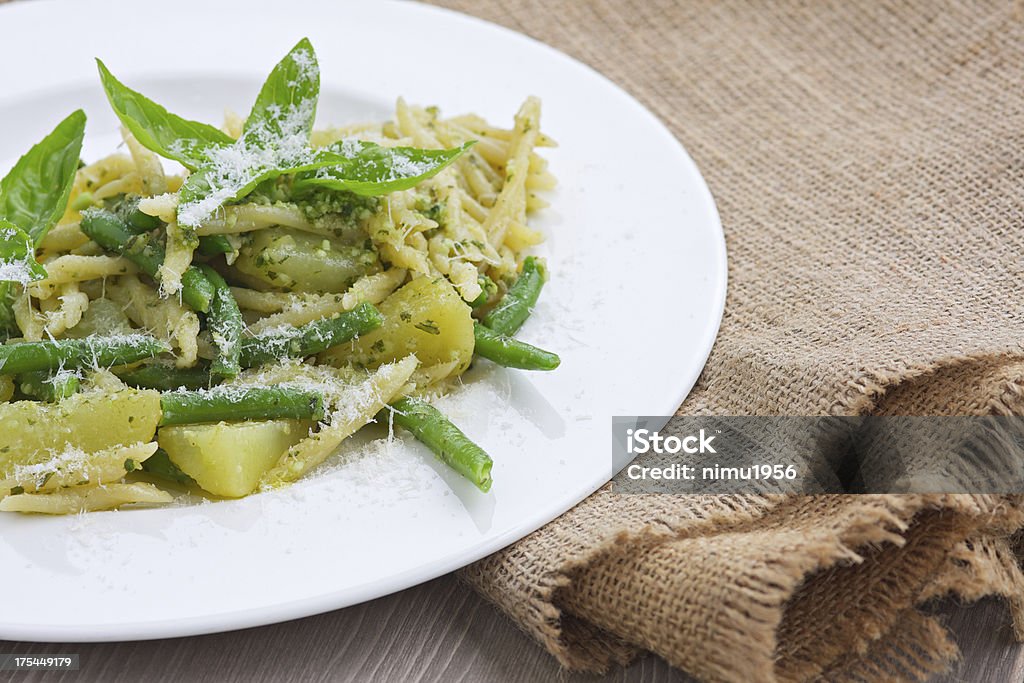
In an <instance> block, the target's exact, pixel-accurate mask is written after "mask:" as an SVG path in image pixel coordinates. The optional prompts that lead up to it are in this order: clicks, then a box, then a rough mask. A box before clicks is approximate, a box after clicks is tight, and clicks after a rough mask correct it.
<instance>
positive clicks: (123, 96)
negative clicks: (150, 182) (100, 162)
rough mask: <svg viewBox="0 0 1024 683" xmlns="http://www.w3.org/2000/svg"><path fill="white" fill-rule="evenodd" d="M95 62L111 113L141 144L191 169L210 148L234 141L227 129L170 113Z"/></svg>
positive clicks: (196, 166) (203, 158) (199, 164)
mask: <svg viewBox="0 0 1024 683" xmlns="http://www.w3.org/2000/svg"><path fill="white" fill-rule="evenodd" d="M96 65H97V67H98V68H99V70H100V80H101V81H103V89H104V90H105V91H106V93H107V99H108V100H110V106H111V107H113V108H114V113H115V114H117V118H119V119H121V123H123V124H124V127H125V128H127V129H128V130H130V131H131V133H132V135H134V136H135V139H136V140H138V141H139V144H140V145H142V146H143V147H147V148H148V149H151V150H152V151H154V152H156V153H157V154H159V155H160V156H162V157H164V158H166V159H173V160H175V161H177V162H179V163H181V164H182V165H183V166H185V167H186V168H188V169H189V170H192V171H194V170H195V169H197V168H199V167H200V166H201V165H202V164H203V163H205V162H206V160H207V153H208V152H209V150H211V149H216V148H219V147H227V146H229V145H232V144H234V142H235V141H234V140H232V139H231V136H229V135H228V134H227V133H224V132H223V131H221V130H218V129H217V128H214V127H213V126H210V125H207V124H205V123H200V122H198V121H189V120H188V119H183V118H181V117H180V116H177V115H175V114H172V113H170V112H169V111H167V110H166V109H164V108H163V107H161V106H160V105H159V104H157V103H156V102H154V101H152V100H150V99H149V98H147V97H146V96H144V95H142V94H140V93H138V92H136V91H134V90H132V89H131V88H129V87H128V86H126V85H124V84H123V83H121V81H119V80H117V79H116V78H115V77H114V75H113V74H112V73H110V70H109V69H107V66H106V64H104V63H103V62H102V61H100V60H99V59H97V60H96Z"/></svg>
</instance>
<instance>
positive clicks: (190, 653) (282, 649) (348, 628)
mask: <svg viewBox="0 0 1024 683" xmlns="http://www.w3.org/2000/svg"><path fill="white" fill-rule="evenodd" d="M930 611H932V612H933V613H935V614H938V615H940V616H941V618H942V619H943V620H944V621H945V622H946V623H947V624H948V626H949V627H950V629H951V630H952V632H953V633H954V634H955V636H956V638H957V641H958V642H959V643H960V646H961V648H962V650H963V652H964V658H963V660H962V661H961V662H960V664H959V665H958V666H957V667H956V668H955V669H954V670H953V671H952V672H951V673H949V674H947V675H945V676H940V677H938V678H937V679H936V682H937V683H957V682H965V681H967V682H974V681H978V682H979V683H980V682H986V683H987V682H990V681H991V682H999V681H1024V648H1022V647H1021V646H1019V645H1017V644H1015V643H1014V642H1013V636H1012V632H1011V630H1010V626H1009V614H1008V612H1007V610H1006V608H1005V606H1004V605H1003V604H1002V603H1001V602H999V601H996V600H986V601H982V602H981V603H979V604H978V605H975V606H973V607H971V608H965V607H961V606H959V605H957V604H955V603H953V602H951V601H947V602H942V603H938V604H936V605H934V606H933V607H932V608H931V610H930ZM0 653H14V654H58V653H63V654H67V653H72V654H73V653H78V654H79V655H81V669H80V671H78V672H35V673H19V674H9V678H8V679H3V676H4V674H0V680H11V681H15V680H16V681H18V682H19V683H32V682H36V681H47V682H49V681H75V682H76V683H79V682H82V681H103V682H104V683H135V682H136V681H182V680H184V681H200V682H202V681H281V680H296V681H299V680H301V681H410V682H411V681H423V682H430V683H433V682H438V683H440V682H445V683H448V682H452V683H455V682H459V681H466V682H471V681H494V682H495V683H501V682H504V681H554V680H558V681H564V682H565V683H583V682H584V681H587V682H590V683H593V682H595V681H618V682H621V683H670V682H678V683H685V682H688V681H692V679H691V678H689V677H688V676H687V675H686V674H684V673H683V672H681V671H679V670H677V669H673V668H672V667H670V666H669V665H668V664H667V663H665V662H664V661H663V660H661V659H659V658H657V657H653V656H648V657H645V658H643V659H641V660H639V661H637V662H635V663H634V664H633V665H632V666H630V667H628V668H626V669H622V670H618V671H615V672H613V673H612V674H610V675H608V676H605V677H594V676H582V675H570V674H565V673H564V672H562V671H561V670H560V669H559V667H558V665H557V663H556V662H555V661H554V659H552V658H551V657H550V656H549V655H548V654H547V653H545V652H544V651H542V650H541V649H540V648H539V647H538V646H537V645H536V644H534V643H533V641H531V640H530V639H529V638H527V637H526V636H525V635H523V634H522V633H520V632H519V631H518V630H517V629H516V628H515V626H514V625H513V624H512V623H511V622H510V621H508V620H507V619H505V618H504V617H502V616H501V615H500V614H498V613H497V612H496V611H495V610H494V609H493V608H491V606H490V605H488V604H487V603H486V602H484V600H482V599H481V598H480V597H479V596H477V595H476V594H475V593H473V592H472V591H471V590H469V589H468V588H467V587H465V586H464V585H462V584H460V583H459V582H458V581H457V580H456V579H455V578H453V577H452V576H446V577H442V578H440V579H436V580H434V581H431V582H429V583H426V584H423V585H421V586H417V587H415V588H410V589H409V590H406V591H403V592H401V593H396V594H395V595H390V596H388V597H385V598H381V599H379V600H374V601H372V602H368V603H365V604H362V605H357V606H355V607H350V608H348V609H344V610H339V611H336V612H330V613H328V614H323V615H320V616H317V617H310V618H308V619H301V620H298V621H293V622H289V623H285V624H277V625H274V626H266V627H263V628H254V629H247V630H244V631H236V632H234V633H222V634H217V635H210V636H201V637H196V638H178V639H171V640H157V641H148V642H136V643H130V642H129V643H99V644H73V643H71V644H33V643H15V642H8V641H0Z"/></svg>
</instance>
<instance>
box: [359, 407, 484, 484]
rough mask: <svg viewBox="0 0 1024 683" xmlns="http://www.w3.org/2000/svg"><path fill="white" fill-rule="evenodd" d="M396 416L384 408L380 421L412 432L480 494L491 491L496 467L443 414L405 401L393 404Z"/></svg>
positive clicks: (482, 450) (431, 408)
mask: <svg viewBox="0 0 1024 683" xmlns="http://www.w3.org/2000/svg"><path fill="white" fill-rule="evenodd" d="M391 408H392V409H393V412H390V415H389V411H388V409H387V408H385V409H384V410H383V411H382V412H381V413H380V414H379V415H378V416H377V418H378V420H380V421H382V422H383V421H385V420H387V419H389V417H392V419H394V422H395V424H397V425H398V426H400V427H403V428H405V429H407V430H409V431H410V432H411V433H412V435H413V436H415V437H416V438H417V439H418V440H419V441H420V442H422V443H423V444H424V445H425V446H426V447H427V448H429V449H430V450H431V451H433V452H434V454H435V455H437V457H438V458H440V459H441V461H442V462H444V463H445V464H446V465H448V466H449V467H451V468H452V469H453V470H455V471H456V472H458V473H459V474H461V475H462V476H464V477H465V478H466V479H469V480H470V481H471V482H473V484H475V485H476V487H477V488H478V489H480V490H481V491H484V492H487V491H489V490H490V488H491V466H492V465H493V464H494V463H493V461H492V460H491V457H490V456H489V455H487V453H486V452H484V449H482V448H480V447H479V446H477V445H476V444H475V443H473V442H472V441H471V440H470V439H469V437H468V436H466V435H465V434H463V433H462V431H461V430H460V429H459V428H458V427H456V426H455V425H454V424H452V423H451V422H450V421H449V420H448V418H447V417H445V416H444V415H443V414H442V413H441V411H439V410H438V409H437V408H435V407H434V406H432V405H430V404H429V403H426V402H425V401H421V400H420V399H417V398H411V397H408V396H407V397H405V398H400V399H398V400H397V401H394V402H393V403H392V404H391Z"/></svg>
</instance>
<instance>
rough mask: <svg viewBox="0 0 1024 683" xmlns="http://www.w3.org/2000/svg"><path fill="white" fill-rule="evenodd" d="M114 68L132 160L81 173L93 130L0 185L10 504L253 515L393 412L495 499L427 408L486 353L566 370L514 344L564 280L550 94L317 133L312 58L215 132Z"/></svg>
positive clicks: (28, 159)
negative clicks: (552, 287) (233, 505)
mask: <svg viewBox="0 0 1024 683" xmlns="http://www.w3.org/2000/svg"><path fill="white" fill-rule="evenodd" d="M99 71H100V78H101V80H102V82H103V86H104V89H105V90H106V93H107V96H108V99H109V100H110V104H111V106H112V107H113V109H114V111H115V113H116V114H117V116H118V118H119V119H120V120H121V123H122V126H123V127H122V135H123V139H124V145H123V147H122V148H121V150H119V151H117V152H116V153H114V154H111V155H110V156H108V157H105V158H103V159H100V160H98V161H94V162H92V163H89V164H85V163H83V162H81V161H80V160H79V154H80V149H81V142H82V138H83V135H84V130H85V123H86V122H85V115H84V114H83V113H82V112H75V113H74V114H72V115H71V116H70V117H68V118H67V119H65V120H64V121H63V122H62V123H61V124H60V125H58V127H57V128H56V129H55V130H54V131H53V133H51V134H50V135H49V136H48V137H47V138H46V139H44V140H43V141H42V142H40V143H39V144H37V145H36V146H35V147H33V148H32V149H31V150H30V151H29V152H28V153H27V154H26V155H25V156H24V157H23V158H22V159H21V160H19V162H18V163H17V165H16V166H15V167H14V169H13V170H12V171H11V172H10V173H9V174H8V176H7V177H5V178H4V179H3V181H0V328H2V334H3V335H4V336H5V337H6V338H7V339H6V342H5V343H4V344H3V345H0V511H10V512H25V513H49V514H67V513H75V512H80V511H87V510H100V509H110V508H115V507H120V506H123V505H130V504H159V503H166V502H169V501H170V500H172V495H171V493H170V491H172V490H175V489H181V488H191V489H194V490H202V491H205V492H206V493H207V494H210V495H213V496H218V497H241V496H245V495H248V494H251V493H253V492H255V491H259V490H266V489H271V488H275V487H278V486H283V485H287V484H289V483H291V482H294V481H295V480H297V479H299V478H300V477H302V476H304V475H306V474H307V473H308V472H310V471H311V470H313V469H314V468H316V467H317V466H318V465H320V464H321V463H322V462H324V460H326V459H327V458H328V457H329V456H330V455H331V454H332V453H333V452H334V451H335V450H336V449H337V447H338V445H339V444H340V443H341V442H342V441H343V440H345V439H346V438H348V437H349V436H351V435H352V434H353V433H355V432H356V431H357V430H359V429H360V428H362V427H363V426H365V425H366V424H368V423H370V422H373V421H375V420H390V421H393V424H395V425H398V426H399V427H401V428H404V429H407V430H409V431H410V432H411V433H412V434H413V435H414V436H415V437H416V438H417V439H419V440H420V441H421V442H423V443H424V444H425V445H426V446H427V447H429V448H430V449H431V450H433V451H434V453H435V454H437V456H438V457H439V458H441V459H442V460H443V461H444V462H445V463H447V464H448V465H449V466H451V467H452V468H453V469H454V470H456V471H457V472H459V473H460V474H462V475H463V476H465V477H466V478H468V479H469V480H470V481H472V482H473V483H474V484H476V486H478V487H479V488H480V489H481V490H483V491H487V490H489V488H490V486H491V459H490V457H489V456H488V455H487V453H486V452H485V451H484V450H483V449H482V448H481V447H480V446H478V445H477V444H475V443H473V442H472V441H470V440H469V439H468V438H467V437H466V436H465V435H464V434H463V433H462V432H461V431H459V429H458V428H457V427H456V426H455V425H453V424H452V423H451V422H449V421H448V420H447V419H446V418H445V417H444V416H443V415H442V414H441V413H440V412H438V411H437V410H436V409H434V408H432V407H431V406H430V403H429V398H430V397H431V396H433V395H437V394H439V393H443V392H445V391H446V390H447V388H448V387H449V386H451V384H452V382H453V380H456V379H457V378H458V377H459V376H460V375H461V374H462V373H463V372H465V370H466V369H467V368H468V367H469V366H470V364H471V363H472V362H473V359H474V358H475V357H483V358H486V359H489V360H490V361H493V362H496V363H499V364H502V365H506V366H509V367H515V368H521V369H527V370H553V369H555V368H556V367H557V366H558V363H559V359H558V356H556V355H555V354H553V353H551V352H548V351H544V350H542V349H539V348H536V347H534V346H531V345H529V344H526V343H525V342H523V341H520V340H518V339H516V338H515V337H514V335H515V334H516V333H517V332H518V330H519V328H520V326H521V325H522V324H523V322H524V321H525V319H526V317H527V316H528V315H529V313H530V310H531V308H532V307H533V305H534V304H535V303H536V301H537V297H538V295H539V293H540V289H541V287H542V286H543V284H544V281H545V279H546V277H547V272H546V268H545V266H544V263H543V262H542V261H541V260H539V259H537V258H535V257H532V256H527V255H526V254H525V253H524V252H525V251H526V250H527V249H529V248H530V247H532V246H534V245H536V244H538V243H539V242H541V240H542V239H543V237H542V235H541V234H540V233H539V232H537V231H536V230H534V229H532V228H531V227H530V226H529V220H528V219H529V216H530V214H531V213H533V212H534V211H537V210H539V209H542V208H543V207H545V206H546V203H545V201H544V200H543V199H542V198H541V197H540V196H539V195H540V193H542V192H544V191H545V190H550V189H552V188H553V187H554V186H555V179H554V177H553V176H552V175H551V173H550V172H549V171H548V170H547V164H546V162H545V161H544V159H543V157H541V156H540V155H538V154H537V150H538V148H542V147H546V146H551V145H553V142H552V141H551V140H550V139H549V138H548V137H546V136H545V135H544V134H543V133H542V132H541V129H540V102H539V101H537V100H536V99H535V98H529V99H527V100H526V102H524V104H523V105H522V107H521V108H520V109H519V111H518V112H517V113H516V114H515V117H514V124H513V126H512V127H511V128H509V129H502V128H497V127H495V126H492V125H491V124H489V123H487V122H486V121H484V120H483V119H481V118H479V117H477V116H472V115H468V116H457V117H454V118H444V117H442V116H441V114H440V112H439V111H438V110H437V109H436V108H433V107H427V108H423V107H418V106H412V105H410V104H407V103H406V102H405V101H404V100H401V99H399V100H398V105H397V107H396V111H395V115H394V117H393V119H392V120H389V121H384V122H379V123H365V124H359V125H350V126H345V127H340V128H328V129H322V130H314V129H313V123H314V119H315V117H316V108H317V100H318V95H319V88H320V72H319V65H318V63H317V59H316V54H315V52H314V51H313V47H312V45H310V44H309V42H308V41H307V40H303V41H300V42H299V44H298V45H296V46H295V48H294V49H293V50H292V51H291V52H290V53H289V54H288V55H287V56H286V57H285V58H284V59H283V60H282V61H281V62H280V63H278V65H277V66H276V67H275V68H274V70H273V71H272V72H271V74H270V76H269V77H268V79H267V81H266V83H265V84H264V86H263V88H262V89H261V91H260V92H259V94H258V96H257V99H256V102H255V104H254V106H253V108H252V110H251V112H250V113H249V114H248V116H246V117H244V118H243V117H241V116H238V115H236V114H228V115H227V116H226V118H225V121H224V123H223V125H222V126H221V127H220V128H217V127H214V126H212V125H209V124H205V123H201V122H197V121H189V120H187V119H183V118H181V117H179V116H176V115H175V114H172V113H170V112H169V111H168V110H167V109H165V108H164V107H163V106H162V105H160V104H157V103H155V102H153V101H151V100H149V99H148V98H146V97H145V96H144V95H143V94H141V93H138V92H136V91H134V90H132V89H131V88H130V87H128V86H127V85H125V84H124V83H122V82H120V81H119V80H118V79H117V78H116V77H115V76H114V75H113V73H111V71H110V70H108V69H107V67H106V66H105V65H104V64H103V63H102V62H99ZM165 160H168V161H173V162H178V164H180V165H181V166H183V167H184V171H182V172H180V173H170V172H168V171H167V170H166V169H167V168H169V167H170V166H168V165H165Z"/></svg>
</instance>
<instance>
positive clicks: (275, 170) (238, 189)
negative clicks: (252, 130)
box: [178, 147, 337, 228]
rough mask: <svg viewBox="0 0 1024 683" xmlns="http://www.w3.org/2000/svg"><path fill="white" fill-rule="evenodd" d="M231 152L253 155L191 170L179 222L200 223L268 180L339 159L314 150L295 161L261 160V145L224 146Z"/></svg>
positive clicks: (182, 195) (181, 199)
mask: <svg viewBox="0 0 1024 683" xmlns="http://www.w3.org/2000/svg"><path fill="white" fill-rule="evenodd" d="M232 153H247V154H249V155H251V159H250V160H249V161H247V162H245V163H242V164H240V165H237V166H232V165H230V164H223V165H221V164H217V163H216V162H214V164H213V165H209V166H204V167H203V168H201V169H199V170H198V171H196V172H195V173H193V174H191V175H190V176H189V177H188V180H187V181H185V184H184V185H183V186H182V187H181V193H180V195H179V201H178V223H179V224H181V225H183V226H185V227H189V228H195V227H198V226H199V225H201V224H202V223H203V222H204V221H206V220H208V219H209V218H210V217H211V216H213V214H214V212H216V211H217V209H219V208H220V207H221V206H223V205H224V204H226V203H227V202H233V201H237V200H239V199H242V198H243V197H245V196H246V195H248V194H249V193H250V192H252V191H253V190H255V189H256V188H257V186H259V185H260V184H262V183H264V182H266V181H268V180H273V179H274V178H279V177H280V176H283V175H291V174H294V173H300V172H303V171H315V170H317V169H319V168H323V167H324V166H330V165H331V164H334V163H337V159H335V158H334V156H333V155H323V156H321V155H317V154H315V153H314V152H312V151H309V153H308V157H307V158H306V159H304V160H302V159H300V161H299V163H296V164H295V165H274V164H273V163H260V162H259V157H260V156H261V151H260V150H258V149H257V150H252V149H245V148H242V149H239V148H235V147H232V148H229V149H227V150H224V156H225V157H228V158H229V159H230V158H234V157H233V154H232ZM269 156H271V157H272V156H273V154H270V155H269Z"/></svg>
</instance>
